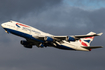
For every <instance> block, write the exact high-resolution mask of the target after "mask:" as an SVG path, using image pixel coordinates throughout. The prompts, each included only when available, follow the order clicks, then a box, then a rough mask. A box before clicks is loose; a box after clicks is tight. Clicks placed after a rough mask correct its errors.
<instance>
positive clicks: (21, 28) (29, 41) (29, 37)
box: [1, 21, 103, 51]
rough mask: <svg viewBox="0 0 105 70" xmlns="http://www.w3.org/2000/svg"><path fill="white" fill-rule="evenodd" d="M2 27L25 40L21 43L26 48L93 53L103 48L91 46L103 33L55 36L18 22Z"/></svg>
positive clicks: (4, 24)
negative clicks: (92, 51)
mask: <svg viewBox="0 0 105 70" xmlns="http://www.w3.org/2000/svg"><path fill="white" fill-rule="evenodd" d="M1 26H2V27H3V29H4V30H5V32H6V33H11V34H14V35H17V36H20V37H23V38H25V40H21V41H20V43H21V44H22V45H23V46H24V47H25V48H32V47H33V46H34V45H36V46H37V47H40V48H44V47H55V48H58V49H63V50H75V51H91V49H96V48H102V46H90V43H91V42H92V41H93V39H94V37H95V36H101V35H102V34H103V33H99V34H96V33H94V32H90V33H88V34H86V35H74V36H73V35H71V36H55V35H52V34H49V33H45V32H42V31H40V30H38V29H36V28H33V27H31V26H29V25H26V24H22V23H19V22H16V21H9V22H5V23H2V24H1Z"/></svg>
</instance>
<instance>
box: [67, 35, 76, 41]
mask: <svg viewBox="0 0 105 70" xmlns="http://www.w3.org/2000/svg"><path fill="white" fill-rule="evenodd" d="M66 41H68V42H70V41H76V39H75V38H74V37H71V36H67V37H66Z"/></svg>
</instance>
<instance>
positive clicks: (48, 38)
mask: <svg viewBox="0 0 105 70" xmlns="http://www.w3.org/2000/svg"><path fill="white" fill-rule="evenodd" d="M90 33H91V32H90ZM102 34H103V33H99V34H96V33H94V34H92V35H90V34H87V35H74V36H33V37H34V38H37V39H40V40H44V41H50V42H51V41H62V40H66V41H76V40H79V39H80V38H86V37H94V36H101V35H102Z"/></svg>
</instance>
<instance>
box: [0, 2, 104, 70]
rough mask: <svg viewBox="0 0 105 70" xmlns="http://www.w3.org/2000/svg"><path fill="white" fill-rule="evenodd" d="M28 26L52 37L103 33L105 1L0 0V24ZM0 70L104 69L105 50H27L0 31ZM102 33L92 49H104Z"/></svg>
mask: <svg viewBox="0 0 105 70" xmlns="http://www.w3.org/2000/svg"><path fill="white" fill-rule="evenodd" d="M10 20H14V21H17V22H21V23H24V24H28V25H30V26H33V27H35V28H37V29H40V30H42V31H44V32H47V33H51V34H54V35H81V34H87V33H89V32H90V31H94V32H96V33H99V32H103V33H105V0H0V23H1V24H2V23H4V22H7V21H10ZM0 34H1V35H0V44H1V46H0V70H90V69H91V70H104V69H105V54H104V53H105V48H102V49H95V50H92V51H91V52H82V51H67V50H60V49H56V48H50V47H47V48H37V47H36V46H34V47H33V49H26V48H24V47H23V46H22V45H21V44H20V41H21V40H25V39H23V38H20V37H17V36H15V35H12V34H6V33H5V32H4V30H3V29H2V27H1V28H0ZM104 42H105V34H103V35H102V36H99V37H95V39H94V41H93V42H92V44H91V45H92V46H95V45H96V46H99V45H101V46H104V47H105V43H104Z"/></svg>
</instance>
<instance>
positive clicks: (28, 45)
mask: <svg viewBox="0 0 105 70" xmlns="http://www.w3.org/2000/svg"><path fill="white" fill-rule="evenodd" d="M20 43H21V44H22V45H23V46H24V47H25V48H32V45H30V43H29V42H27V41H25V40H21V41H20Z"/></svg>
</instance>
